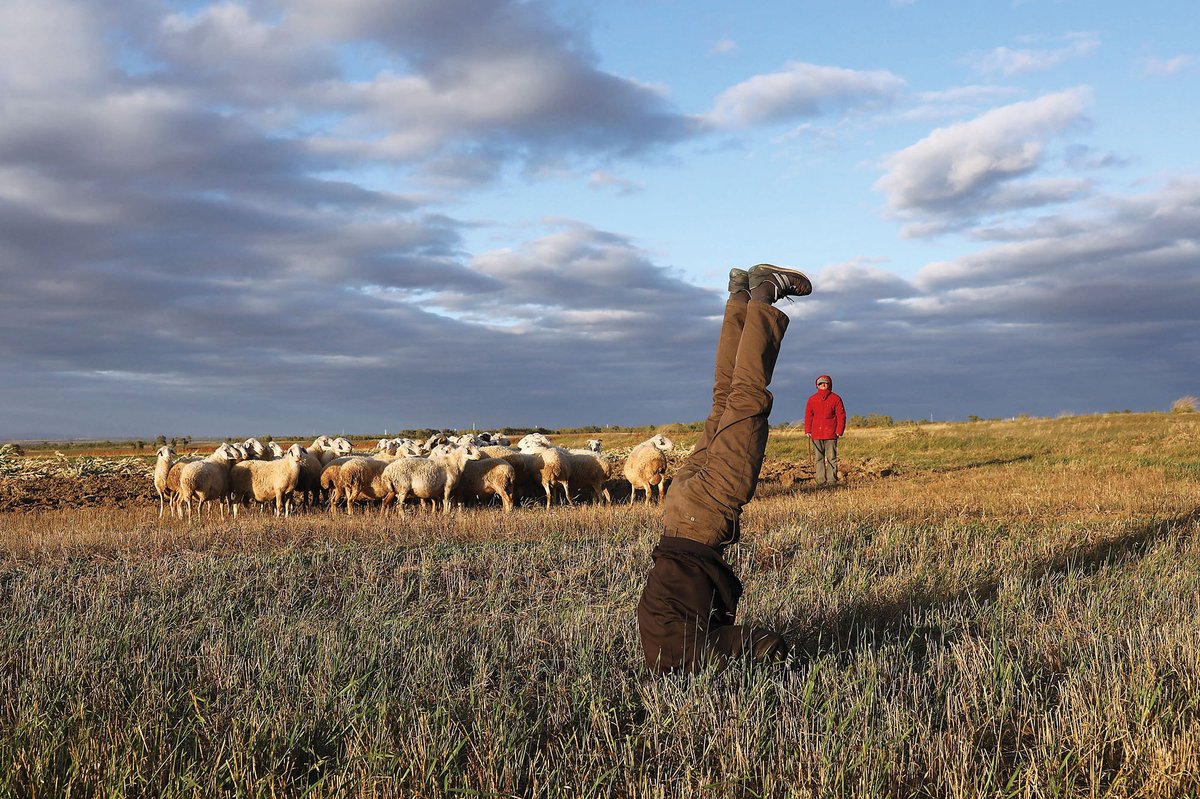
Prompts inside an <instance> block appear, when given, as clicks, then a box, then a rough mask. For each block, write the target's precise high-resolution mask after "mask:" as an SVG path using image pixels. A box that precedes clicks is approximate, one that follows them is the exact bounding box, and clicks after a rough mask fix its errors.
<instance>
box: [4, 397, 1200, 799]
mask: <svg viewBox="0 0 1200 799" xmlns="http://www.w3.org/2000/svg"><path fill="white" fill-rule="evenodd" d="M567 443H570V442H567ZM682 443H683V444H684V445H685V446H686V445H688V444H690V443H691V442H690V440H688V439H684V440H683V442H682ZM804 446H805V442H804V439H803V437H802V436H800V435H798V434H796V433H794V432H790V431H776V432H773V433H772V442H771V445H770V450H769V452H768V455H769V456H770V457H771V458H772V459H773V460H776V461H777V460H779V459H792V460H797V459H803V458H804V457H805V456H806V453H805V450H804ZM841 455H842V456H843V458H844V459H845V460H846V461H847V462H859V463H867V462H871V463H887V464H892V465H894V467H895V470H896V473H895V474H893V475H891V476H888V477H881V478H865V477H864V478H861V479H855V480H852V481H850V482H849V483H848V484H847V485H846V486H844V487H841V488H839V489H837V490H817V489H815V488H813V487H811V486H810V485H809V484H807V483H806V482H804V481H800V482H796V483H793V484H791V485H790V486H785V485H784V483H781V482H769V483H765V484H764V485H763V486H762V488H761V491H760V495H759V497H758V498H757V499H756V500H755V501H754V502H753V503H751V504H750V505H749V506H748V507H747V508H746V512H745V515H744V517H743V521H744V530H745V531H744V538H743V542H742V543H741V544H739V545H737V546H735V547H732V548H731V549H730V550H729V552H728V557H729V559H730V560H731V562H732V563H733V565H734V568H735V570H736V571H737V572H738V573H739V575H740V576H741V577H742V580H743V582H744V583H745V586H746V593H745V595H744V597H743V600H742V605H741V607H740V611H739V617H740V620H741V621H744V622H748V623H753V624H756V625H763V626H769V627H774V628H777V629H780V630H783V631H785V632H786V634H787V636H788V638H789V640H790V641H791V642H792V644H793V647H794V649H795V650H796V657H795V659H794V662H793V663H792V664H790V666H789V668H787V669H782V670H762V671H750V672H746V671H739V670H727V671H725V672H721V673H717V672H713V671H710V672H707V673H704V674H701V675H699V676H698V677H696V678H693V679H682V678H668V679H662V680H652V679H647V678H645V676H644V674H643V671H642V664H641V653H640V646H639V644H638V639H637V630H636V625H635V621H634V609H635V606H636V603H637V598H638V594H639V592H640V590H641V587H642V584H643V582H644V580H645V574H646V571H647V569H648V567H649V553H650V550H651V548H652V547H653V545H654V542H655V540H656V539H657V536H658V534H659V531H660V528H659V518H658V509H657V508H655V507H651V508H647V507H645V506H643V505H641V504H638V505H635V506H632V507H631V506H627V505H625V506H620V507H603V506H593V505H584V506H578V507H575V508H565V507H557V508H555V509H553V510H552V511H550V512H546V511H545V510H538V509H532V508H530V509H522V510H519V511H517V512H516V513H513V514H511V515H503V514H501V513H499V512H497V511H494V510H469V511H464V512H458V513H454V514H452V515H450V516H442V515H438V514H418V515H409V516H408V517H406V518H405V519H404V520H403V521H400V520H398V519H397V518H396V517H394V516H393V517H389V518H382V519H381V518H380V517H379V516H377V515H366V514H364V515H358V516H355V517H353V518H352V519H346V517H344V516H338V517H335V518H331V517H329V516H327V515H312V516H298V517H293V518H291V519H287V520H281V519H275V518H274V517H271V516H259V515H256V514H243V515H242V516H241V517H240V518H238V519H237V520H236V521H234V520H232V519H222V518H220V517H215V518H212V519H208V520H205V521H203V522H201V523H199V524H193V525H186V524H183V523H181V522H178V521H173V520H166V521H160V520H159V519H158V509H157V505H156V504H154V503H151V502H150V501H148V500H145V499H138V500H137V501H131V502H128V503H126V506H125V507H115V506H113V507H101V506H97V505H89V506H87V507H82V508H59V509H52V510H33V511H25V512H6V513H0V795H4V796H7V795H18V796H57V795H65V794H67V793H70V794H71V795H76V796H92V795H107V796H121V795H153V796H212V795H248V796H275V795H311V796H343V795H347V796H349V795H354V796H359V795H361V796H404V797H408V796H413V797H416V796H421V797H439V796H460V795H469V796H540V797H557V796H597V797H600V796H604V797H610V796H611V797H694V796H737V797H743V796H799V797H803V796H848V797H849V796H863V797H866V796H938V797H942V796H1029V797H1041V796H1080V797H1095V796H1113V797H1124V796H1131V797H1132V796H1138V797H1157V796H1162V797H1168V796H1188V795H1196V794H1198V793H1200V543H1198V537H1197V533H1198V532H1200V415H1197V414H1149V415H1141V414H1114V415H1107V416H1094V417H1076V418H1064V419H1057V420H1034V419H1030V420H1018V421H1012V422H976V423H970V424H958V425H925V426H921V427H904V428H888V429H866V430H852V431H850V432H849V434H848V435H847V437H846V438H845V439H844V441H843V443H842V446H841ZM785 482H787V481H785Z"/></svg>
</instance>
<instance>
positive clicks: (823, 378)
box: [816, 375, 833, 391]
mask: <svg viewBox="0 0 1200 799" xmlns="http://www.w3.org/2000/svg"><path fill="white" fill-rule="evenodd" d="M822 380H828V381H829V390H830V391H833V378H832V377H830V376H829V375H819V376H818V377H817V379H816V382H817V383H820V382H821V381H822Z"/></svg>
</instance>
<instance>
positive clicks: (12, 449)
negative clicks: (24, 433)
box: [0, 444, 25, 457]
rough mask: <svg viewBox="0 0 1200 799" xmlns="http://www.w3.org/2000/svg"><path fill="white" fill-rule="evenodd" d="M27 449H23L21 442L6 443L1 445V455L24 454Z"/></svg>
mask: <svg viewBox="0 0 1200 799" xmlns="http://www.w3.org/2000/svg"><path fill="white" fill-rule="evenodd" d="M24 454H25V450H23V449H21V445H20V444H5V445H3V446H0V457H4V456H5V455H24Z"/></svg>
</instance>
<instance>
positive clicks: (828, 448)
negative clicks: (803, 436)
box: [811, 438, 837, 485]
mask: <svg viewBox="0 0 1200 799" xmlns="http://www.w3.org/2000/svg"><path fill="white" fill-rule="evenodd" d="M811 441H812V448H813V464H814V466H815V467H816V483H817V485H833V484H834V483H836V482H837V439H836V438H830V439H825V440H821V439H816V438H814V439H811Z"/></svg>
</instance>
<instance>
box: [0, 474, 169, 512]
mask: <svg viewBox="0 0 1200 799" xmlns="http://www.w3.org/2000/svg"><path fill="white" fill-rule="evenodd" d="M146 502H154V503H157V502H158V495H157V494H155V493H154V486H153V485H152V484H150V483H149V482H148V481H147V480H146V478H145V477H139V476H134V475H127V474H126V475H121V474H117V475H85V476H81V477H67V478H48V477H47V478H35V479H32V480H22V479H14V478H11V477H4V478H0V512H4V511H14V510H15V511H21V510H53V509H56V508H82V507H102V508H103V507H107V508H127V507H129V506H131V505H134V504H138V503H146Z"/></svg>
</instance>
